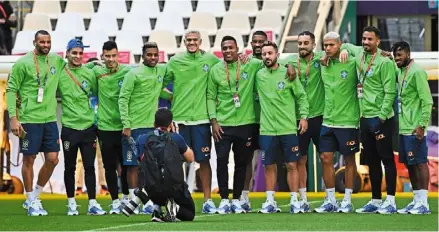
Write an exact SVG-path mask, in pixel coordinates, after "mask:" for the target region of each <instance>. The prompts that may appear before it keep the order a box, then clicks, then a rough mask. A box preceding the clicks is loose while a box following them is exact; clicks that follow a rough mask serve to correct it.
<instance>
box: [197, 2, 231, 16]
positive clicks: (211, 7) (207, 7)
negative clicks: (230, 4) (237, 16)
mask: <svg viewBox="0 0 439 232" xmlns="http://www.w3.org/2000/svg"><path fill="white" fill-rule="evenodd" d="M197 12H205V13H211V14H213V15H214V16H215V17H223V16H224V14H225V13H226V6H225V4H224V0H198V6H197Z"/></svg>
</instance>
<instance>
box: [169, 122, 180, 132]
mask: <svg viewBox="0 0 439 232" xmlns="http://www.w3.org/2000/svg"><path fill="white" fill-rule="evenodd" d="M171 132H174V133H177V134H178V133H179V132H180V130H179V129H178V124H177V123H175V122H172V123H171Z"/></svg>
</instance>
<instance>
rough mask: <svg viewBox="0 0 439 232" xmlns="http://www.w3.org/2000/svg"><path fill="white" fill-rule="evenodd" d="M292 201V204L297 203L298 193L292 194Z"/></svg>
mask: <svg viewBox="0 0 439 232" xmlns="http://www.w3.org/2000/svg"><path fill="white" fill-rule="evenodd" d="M290 196H291V201H290V202H296V201H297V193H296V192H290Z"/></svg>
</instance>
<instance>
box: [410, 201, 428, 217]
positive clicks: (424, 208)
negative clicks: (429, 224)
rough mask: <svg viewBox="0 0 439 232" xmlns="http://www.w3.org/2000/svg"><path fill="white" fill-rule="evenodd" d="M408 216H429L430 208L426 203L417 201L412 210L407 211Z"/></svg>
mask: <svg viewBox="0 0 439 232" xmlns="http://www.w3.org/2000/svg"><path fill="white" fill-rule="evenodd" d="M409 214H431V211H430V206H429V205H428V203H424V202H421V201H418V202H416V204H415V206H413V209H411V210H410V211H409Z"/></svg>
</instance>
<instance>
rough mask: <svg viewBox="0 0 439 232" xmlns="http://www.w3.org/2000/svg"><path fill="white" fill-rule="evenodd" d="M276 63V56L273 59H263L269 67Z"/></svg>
mask: <svg viewBox="0 0 439 232" xmlns="http://www.w3.org/2000/svg"><path fill="white" fill-rule="evenodd" d="M266 61H270V62H269V63H267V62H266ZM276 63H277V58H274V59H273V60H271V59H267V60H264V64H265V66H266V67H267V68H271V67H273V66H275V65H276Z"/></svg>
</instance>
